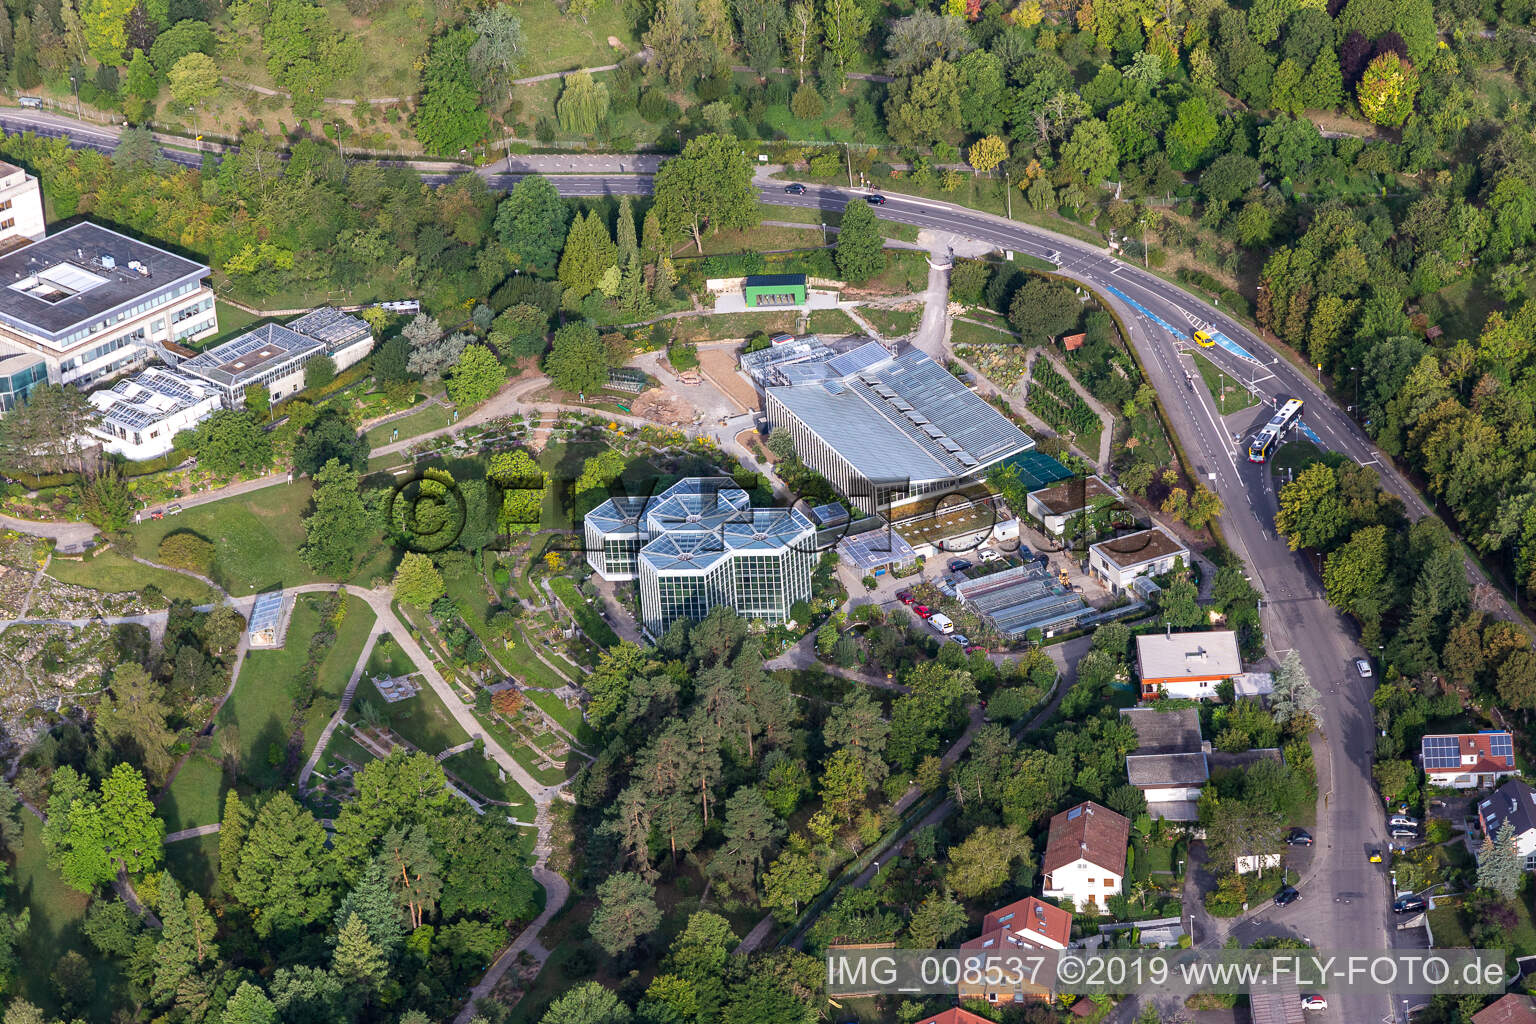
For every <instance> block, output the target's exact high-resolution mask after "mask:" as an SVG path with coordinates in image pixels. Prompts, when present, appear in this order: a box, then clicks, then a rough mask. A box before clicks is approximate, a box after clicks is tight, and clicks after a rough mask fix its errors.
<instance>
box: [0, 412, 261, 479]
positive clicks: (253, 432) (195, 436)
mask: <svg viewBox="0 0 1536 1024" xmlns="http://www.w3.org/2000/svg"><path fill="white" fill-rule="evenodd" d="M4 422H5V421H4V420H0V423H4ZM176 440H177V441H178V442H182V441H185V442H187V444H188V447H190V448H191V449H192V450H193V451H195V452H196V453H197V464H198V466H199V467H201V468H203V469H207V470H209V471H211V472H212V473H214V474H215V475H217V476H221V477H233V476H238V475H239V474H240V473H241V472H243V471H250V472H257V471H264V470H266V469H267V468H268V467H270V466H271V465H272V439H271V437H270V435H268V434H267V432H266V431H265V430H262V429H261V427H260V425H258V424H257V422H256V419H255V417H253V416H252V415H251V414H250V413H248V412H240V411H237V410H233V409H220V410H219V411H218V412H215V413H214V414H213V415H212V416H209V417H208V418H207V419H206V420H203V422H201V423H199V424H198V425H197V426H196V427H195V428H193V430H192V431H190V436H187V435H186V434H178V435H177V437H176Z"/></svg>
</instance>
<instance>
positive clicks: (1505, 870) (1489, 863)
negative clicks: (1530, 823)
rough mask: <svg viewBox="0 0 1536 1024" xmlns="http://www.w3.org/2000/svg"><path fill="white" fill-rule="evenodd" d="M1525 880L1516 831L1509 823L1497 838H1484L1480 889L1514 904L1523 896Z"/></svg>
mask: <svg viewBox="0 0 1536 1024" xmlns="http://www.w3.org/2000/svg"><path fill="white" fill-rule="evenodd" d="M1524 876H1525V872H1524V871H1522V870H1521V857H1520V851H1519V849H1517V847H1516V845H1515V827H1514V826H1513V825H1511V824H1510V823H1509V822H1508V821H1506V822H1504V824H1502V825H1500V826H1499V831H1498V833H1497V834H1496V835H1494V836H1484V837H1483V847H1482V849H1481V850H1479V851H1478V855H1477V887H1478V888H1479V889H1487V890H1489V891H1491V892H1496V893H1498V894H1499V895H1500V896H1501V897H1503V898H1504V899H1506V900H1510V901H1513V900H1514V899H1516V898H1517V897H1518V896H1519V895H1520V883H1521V882H1522V881H1523V880H1524Z"/></svg>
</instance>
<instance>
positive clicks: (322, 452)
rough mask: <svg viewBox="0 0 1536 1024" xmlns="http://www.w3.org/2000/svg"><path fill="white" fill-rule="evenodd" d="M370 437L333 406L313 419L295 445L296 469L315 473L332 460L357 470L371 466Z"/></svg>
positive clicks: (362, 471) (360, 470) (313, 474)
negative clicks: (369, 464) (369, 455)
mask: <svg viewBox="0 0 1536 1024" xmlns="http://www.w3.org/2000/svg"><path fill="white" fill-rule="evenodd" d="M368 452H369V444H368V437H367V435H366V434H364V433H363V432H362V431H360V430H358V429H357V427H356V426H355V425H354V424H353V423H352V421H351V420H349V419H347V417H346V415H345V414H344V413H343V412H341V411H340V410H339V409H336V408H334V407H329V408H326V409H325V410H324V411H323V412H321V413H320V415H318V416H316V417H315V418H314V419H313V420H311V421H310V423H309V424H308V426H306V427H305V428H304V432H303V433H302V434H300V435H299V439H298V442H297V443H296V444H295V445H294V446H293V468H294V470H295V471H296V472H299V473H305V474H308V475H309V476H315V475H316V474H317V473H318V472H319V471H320V469H321V468H323V467H324V466H325V464H326V463H328V462H331V461H333V460H335V461H338V462H340V463H341V464H342V465H344V466H348V467H350V468H351V469H353V470H355V471H356V472H358V473H364V472H366V471H367V469H368Z"/></svg>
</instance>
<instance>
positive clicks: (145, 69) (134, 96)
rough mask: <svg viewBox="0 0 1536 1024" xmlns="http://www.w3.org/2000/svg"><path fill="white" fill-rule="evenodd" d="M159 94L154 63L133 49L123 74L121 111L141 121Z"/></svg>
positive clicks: (129, 117) (139, 51)
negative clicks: (125, 72) (131, 57)
mask: <svg viewBox="0 0 1536 1024" xmlns="http://www.w3.org/2000/svg"><path fill="white" fill-rule="evenodd" d="M159 94H160V82H159V81H158V80H157V79H156V78H155V68H154V65H153V64H151V63H150V60H149V58H148V57H147V56H145V54H144V51H143V50H134V51H133V59H132V60H130V61H129V62H128V72H127V74H126V75H124V76H123V96H124V100H123V113H125V114H127V115H128V120H130V121H135V122H138V121H143V120H144V115H145V113H146V111H148V109H149V105H150V104H151V103H153V102H154V100H155V97H156V96H158V95H159ZM113 155H114V156H115V155H116V154H115V153H114V154H113Z"/></svg>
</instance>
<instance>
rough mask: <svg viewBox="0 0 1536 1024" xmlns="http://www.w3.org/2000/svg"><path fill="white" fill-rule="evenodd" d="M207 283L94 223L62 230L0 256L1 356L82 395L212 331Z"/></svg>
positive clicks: (180, 261)
mask: <svg viewBox="0 0 1536 1024" xmlns="http://www.w3.org/2000/svg"><path fill="white" fill-rule="evenodd" d="M0 213H3V212H0ZM4 220H5V218H4V216H3V215H0V223H3V222H4ZM17 226H18V227H19V226H20V220H19V219H18V223H17ZM208 275H209V270H208V268H207V267H206V266H204V265H202V264H201V263H196V262H194V261H192V260H189V259H184V258H183V257H181V256H177V255H175V254H174V253H169V252H166V251H165V250H164V249H159V248H156V247H155V246H153V245H146V244H145V243H143V242H140V241H138V240H136V239H132V238H129V237H128V236H127V235H122V234H119V233H117V232H116V231H112V230H109V229H107V228H104V227H101V226H100V225H97V224H91V223H83V224H76V225H74V226H73V227H68V228H65V229H64V230H63V231H60V232H58V233H57V234H54V235H50V236H48V237H47V238H42V239H39V240H37V241H34V242H29V243H27V244H25V245H21V246H19V247H18V248H15V249H12V250H11V251H10V252H7V253H5V254H3V255H0V353H5V354H11V355H15V354H19V353H25V354H26V355H29V356H31V357H32V361H31V364H29V367H28V368H27V373H28V374H33V375H35V374H37V373H45V374H46V375H47V379H48V380H50V381H52V382H53V383H55V384H76V385H78V386H80V387H86V386H88V385H90V384H91V383H93V382H95V381H98V380H101V379H102V378H104V377H109V376H112V375H113V374H116V373H120V372H121V371H123V370H125V369H128V368H131V367H133V366H138V365H142V364H143V363H144V362H146V361H147V359H148V357H149V354H150V352H151V351H152V350H153V349H155V348H157V347H158V346H159V344H160V343H162V342H170V341H174V342H180V341H186V340H189V339H195V338H201V337H205V336H207V335H209V334H213V333H214V332H216V331H217V330H218V321H217V318H216V315H215V312H214V305H213V290H212V289H211V288H210V287H208ZM37 364H41V365H42V370H41V371H37V370H34V369H31V367H35V366H36V365H37ZM8 376H12V377H14V376H15V374H8Z"/></svg>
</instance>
